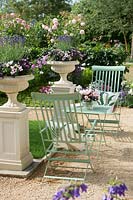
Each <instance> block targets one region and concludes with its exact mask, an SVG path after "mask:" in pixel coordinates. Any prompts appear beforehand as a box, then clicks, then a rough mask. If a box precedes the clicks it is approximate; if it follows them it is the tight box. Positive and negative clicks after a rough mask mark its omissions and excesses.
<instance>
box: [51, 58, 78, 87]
mask: <svg viewBox="0 0 133 200" xmlns="http://www.w3.org/2000/svg"><path fill="white" fill-rule="evenodd" d="M47 64H49V65H50V66H51V69H52V70H53V71H54V72H56V73H58V74H59V75H60V80H59V81H55V82H54V85H55V86H62V87H63V86H64V87H66V86H72V85H73V83H72V82H71V81H68V80H67V75H68V74H69V73H70V72H72V71H74V69H75V65H78V64H79V62H78V61H48V62H47Z"/></svg>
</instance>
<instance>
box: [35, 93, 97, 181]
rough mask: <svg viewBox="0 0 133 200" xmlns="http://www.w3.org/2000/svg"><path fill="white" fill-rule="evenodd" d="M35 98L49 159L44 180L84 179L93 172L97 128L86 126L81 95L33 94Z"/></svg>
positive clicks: (41, 132)
mask: <svg viewBox="0 0 133 200" xmlns="http://www.w3.org/2000/svg"><path fill="white" fill-rule="evenodd" d="M32 98H33V102H34V105H35V111H36V115H37V120H38V124H39V130H40V134H41V138H42V143H43V146H44V151H45V154H46V159H47V163H46V168H45V173H44V177H45V178H56V179H66V180H67V179H70V180H85V178H86V174H87V171H88V169H89V168H90V169H91V170H92V171H94V169H93V165H92V160H91V155H92V154H93V144H94V142H95V139H94V136H95V133H94V125H93V126H91V127H90V129H89V128H88V127H87V129H86V128H85V126H84V123H85V122H84V116H83V114H82V106H80V100H81V96H80V95H79V94H77V93H74V94H42V93H32ZM75 102H79V106H78V110H79V109H81V111H80V116H79V114H78V113H77V112H76V104H75ZM37 105H39V108H38V107H37ZM66 170H67V171H66ZM80 175H82V176H80Z"/></svg>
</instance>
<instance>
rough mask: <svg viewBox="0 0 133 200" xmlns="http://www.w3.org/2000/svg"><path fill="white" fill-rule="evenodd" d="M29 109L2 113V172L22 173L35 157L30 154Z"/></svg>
mask: <svg viewBox="0 0 133 200" xmlns="http://www.w3.org/2000/svg"><path fill="white" fill-rule="evenodd" d="M28 112H29V109H27V108H26V109H24V110H23V111H21V112H8V111H0V170H14V171H15V170H16V171H21V170H24V169H25V168H27V167H28V166H29V165H30V164H31V163H32V162H33V157H32V155H31V153H30V152H29V121H28Z"/></svg>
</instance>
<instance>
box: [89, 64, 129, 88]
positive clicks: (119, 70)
mask: <svg viewBox="0 0 133 200" xmlns="http://www.w3.org/2000/svg"><path fill="white" fill-rule="evenodd" d="M124 70H125V66H92V71H93V77H92V82H93V83H94V84H95V86H96V87H97V89H98V90H100V91H104V92H119V91H120V88H121V82H122V79H123V74H124Z"/></svg>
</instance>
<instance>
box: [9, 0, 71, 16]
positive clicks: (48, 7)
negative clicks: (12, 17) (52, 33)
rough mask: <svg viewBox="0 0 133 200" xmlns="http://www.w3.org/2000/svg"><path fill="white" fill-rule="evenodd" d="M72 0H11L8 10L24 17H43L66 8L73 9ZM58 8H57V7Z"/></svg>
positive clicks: (56, 13) (55, 13)
mask: <svg viewBox="0 0 133 200" xmlns="http://www.w3.org/2000/svg"><path fill="white" fill-rule="evenodd" d="M70 2H71V0H36V1H35V0H31V1H29V0H21V1H18V0H10V1H9V2H8V4H7V8H8V10H12V11H13V12H16V13H18V14H19V15H20V16H22V17H23V18H24V19H29V20H30V19H31V20H32V19H36V20H39V19H42V18H44V17H45V16H47V15H50V13H51V14H52V15H58V14H59V13H60V12H62V11H64V10H68V11H70V10H71V6H70V4H69V3H70ZM55 8H56V9H55Z"/></svg>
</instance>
